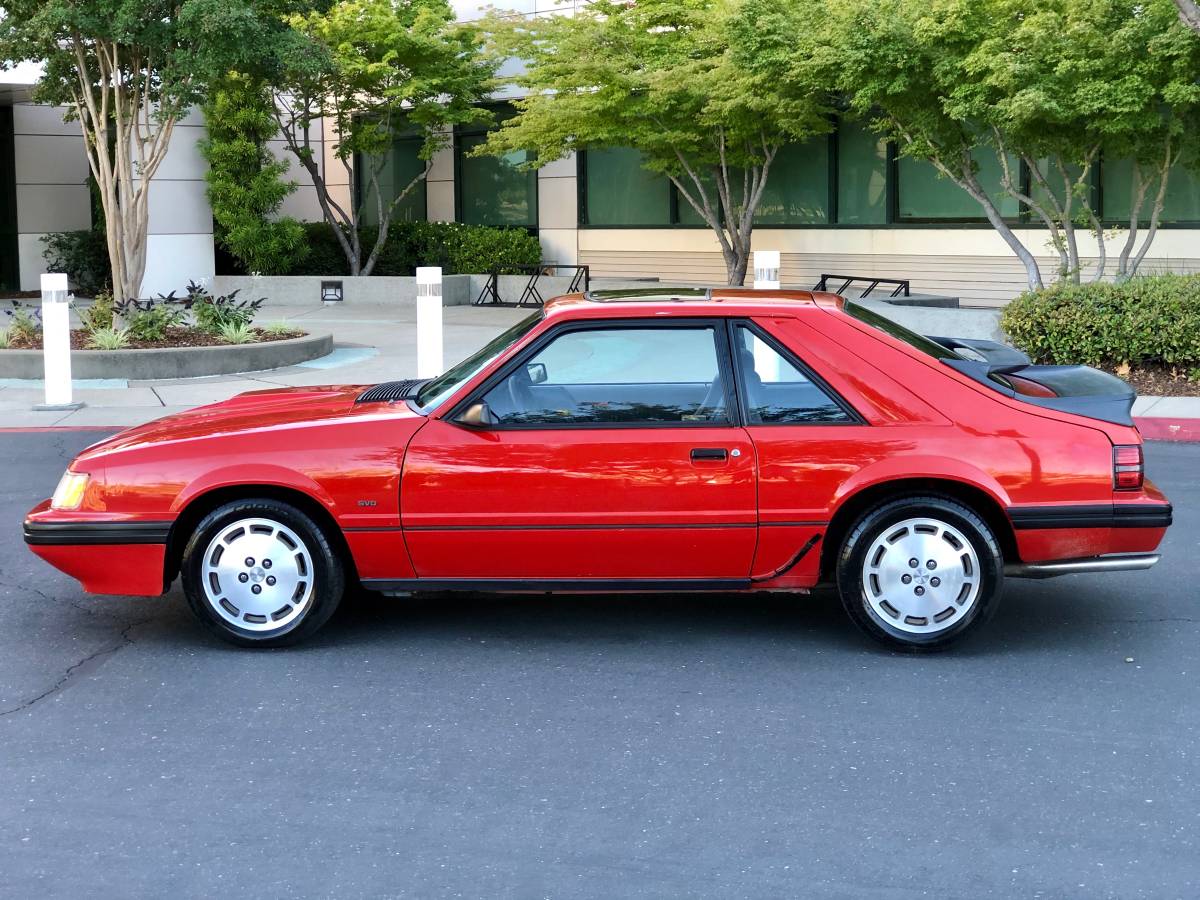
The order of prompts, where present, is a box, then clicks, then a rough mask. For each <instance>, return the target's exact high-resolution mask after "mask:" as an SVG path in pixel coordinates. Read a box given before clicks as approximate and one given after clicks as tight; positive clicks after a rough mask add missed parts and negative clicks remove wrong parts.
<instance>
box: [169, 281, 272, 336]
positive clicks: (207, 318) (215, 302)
mask: <svg viewBox="0 0 1200 900" xmlns="http://www.w3.org/2000/svg"><path fill="white" fill-rule="evenodd" d="M238 293H239V292H238V291H233V292H232V293H230V294H222V295H220V296H216V297H214V296H213V295H212V294H210V293H209V292H208V290H207V289H206V288H204V287H203V286H202V285H199V284H197V283H196V282H194V281H190V282H188V286H187V299H186V300H185V301H184V306H185V307H187V308H189V309H191V311H192V317H193V318H194V319H195V322H196V327H197V328H199V329H200V330H201V331H207V332H208V333H209V334H218V333H220V331H221V329H222V328H224V327H225V326H226V325H245V326H247V327H249V326H250V323H251V322H253V321H254V316H255V315H256V314H257V313H258V308H259V307H260V306H262V305H263V303H264V302H266V299H267V298H266V297H261V298H259V299H258V300H239V299H237V295H238Z"/></svg>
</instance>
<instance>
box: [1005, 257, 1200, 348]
mask: <svg viewBox="0 0 1200 900" xmlns="http://www.w3.org/2000/svg"><path fill="white" fill-rule="evenodd" d="M1000 324H1001V327H1003V328H1004V330H1005V332H1007V334H1008V336H1009V338H1010V339H1011V340H1012V342H1013V343H1014V344H1015V345H1016V346H1017V347H1020V348H1021V349H1022V350H1024V351H1025V352H1026V353H1028V354H1029V355H1030V357H1032V358H1033V359H1034V360H1035V361H1037V362H1048V363H1058V364H1070V363H1084V364H1086V365H1092V366H1103V365H1119V364H1121V363H1126V362H1127V363H1130V364H1131V365H1142V364H1146V363H1164V364H1166V365H1170V366H1186V367H1189V368H1190V367H1193V366H1197V365H1200V276H1197V275H1148V276H1143V277H1138V278H1131V279H1130V280H1128V281H1124V282H1121V283H1120V284H1109V283H1099V284H1057V285H1054V286H1053V287H1051V288H1047V289H1045V290H1041V291H1030V292H1027V293H1025V294H1022V295H1021V296H1020V297H1018V298H1017V299H1016V300H1014V301H1013V302H1012V303H1010V304H1009V305H1008V306H1007V307H1005V309H1004V313H1003V315H1002V316H1001V319H1000Z"/></svg>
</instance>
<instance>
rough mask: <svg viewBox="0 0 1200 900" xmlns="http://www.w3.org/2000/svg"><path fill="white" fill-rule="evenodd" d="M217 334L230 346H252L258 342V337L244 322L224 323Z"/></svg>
mask: <svg viewBox="0 0 1200 900" xmlns="http://www.w3.org/2000/svg"><path fill="white" fill-rule="evenodd" d="M217 333H218V334H219V335H221V339H222V340H224V341H227V342H228V343H230V344H253V343H254V342H255V341H257V340H258V335H257V334H255V333H254V332H253V331H251V330H250V326H249V325H247V324H246V323H245V322H226V323H225V324H224V325H222V326H221V327H220V328H219V329H217Z"/></svg>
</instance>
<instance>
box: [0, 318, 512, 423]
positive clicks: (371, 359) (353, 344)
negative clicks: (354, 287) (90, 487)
mask: <svg viewBox="0 0 1200 900" xmlns="http://www.w3.org/2000/svg"><path fill="white" fill-rule="evenodd" d="M532 312H533V310H531V309H508V308H505V307H473V306H448V307H446V308H445V310H444V312H443V316H444V318H443V321H444V328H445V364H446V366H447V367H449V366H451V365H453V364H454V363H456V362H458V361H459V360H461V359H464V358H465V357H467V356H469V355H470V354H471V353H473V352H475V351H476V350H478V349H479V348H480V347H481V346H483V345H484V344H485V343H487V342H488V341H489V340H491V339H492V338H493V337H494V336H495V335H496V334H498V333H499V332H501V331H503V330H504V329H506V328H508V327H509V326H510V325H512V324H513V323H515V322H517V321H519V320H520V319H523V318H524V317H525V316H528V315H530V314H531V313H532ZM280 319H285V320H286V321H287V322H289V323H292V324H295V325H297V326H298V327H301V328H303V329H305V330H306V331H308V332H310V333H320V332H328V333H332V334H333V337H334V351H333V353H331V354H330V355H328V356H325V357H323V358H321V359H314V360H311V361H309V362H306V363H301V364H299V365H296V366H289V367H287V368H284V369H271V370H268V371H263V372H247V373H244V374H240V375H214V376H211V377H207V378H175V379H166V380H156V381H123V380H103V381H99V380H97V381H76V382H75V399H76V400H81V401H83V402H84V403H86V404H87V405H86V406H85V407H84V408H83V409H80V410H76V411H73V412H54V411H37V410H34V409H33V408H32V407H33V406H34V405H35V404H38V403H41V402H42V400H43V393H42V384H41V383H40V382H37V381H17V380H8V381H4V380H2V379H0V428H46V427H58V428H86V427H103V426H109V427H112V426H119V427H125V426H129V425H138V424H140V423H142V422H148V421H150V420H151V419H157V418H159V417H160V416H166V415H170V414H171V413H176V412H182V411H184V410H187V409H191V408H192V407H195V406H202V405H203V404H206V403H216V402H218V401H221V400H226V399H228V398H230V397H232V396H234V395H236V394H240V393H243V392H244V391H260V390H265V389H269V388H272V387H288V386H293V385H311V384H375V383H377V382H380V381H391V380H395V379H400V378H412V377H413V376H414V375H415V374H416V368H417V345H416V309H415V307H414V306H413V305H412V304H405V305H394V306H393V305H388V306H384V305H350V304H347V305H345V306H331V307H324V306H314V307H312V308H297V307H295V306H287V307H264V308H263V309H262V311H261V312H260V314H259V316H258V319H257V321H259V322H262V323H269V322H274V321H279V320H280Z"/></svg>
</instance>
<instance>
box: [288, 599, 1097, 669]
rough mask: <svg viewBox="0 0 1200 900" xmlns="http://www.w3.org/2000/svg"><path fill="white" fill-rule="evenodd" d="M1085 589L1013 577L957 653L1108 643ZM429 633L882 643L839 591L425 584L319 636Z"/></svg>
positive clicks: (349, 615)
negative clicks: (549, 589) (501, 589)
mask: <svg viewBox="0 0 1200 900" xmlns="http://www.w3.org/2000/svg"><path fill="white" fill-rule="evenodd" d="M1106 606H1107V604H1104V603H1100V604H1097V602H1096V598H1095V596H1094V595H1093V594H1091V593H1089V592H1087V591H1084V592H1078V591H1074V592H1071V591H1061V590H1059V591H1054V590H1052V589H1048V588H1047V586H1046V585H1045V584H1033V585H1030V584H1029V583H1028V582H1026V583H1021V582H1017V583H1016V584H1015V585H1014V584H1010V585H1009V586H1008V588H1007V590H1006V596H1005V597H1004V598H1003V602H1002V604H1001V606H1000V607H999V609H998V610H997V613H996V615H995V616H994V618H993V619H992V621H991V622H989V623H987V624H986V625H985V626H984V627H983V629H982V631H981V632H980V633H979V634H977V635H975V636H973V637H972V638H971V639H970V640H969V641H965V642H963V643H962V644H961V645H958V646H956V647H954V649H953V651H952V652H953V653H954V654H955V655H969V656H982V657H986V656H991V655H995V654H998V653H1005V654H1009V653H1013V652H1014V651H1016V652H1022V651H1028V652H1037V651H1038V650H1041V649H1045V648H1046V647H1048V646H1057V647H1061V648H1063V649H1071V650H1087V649H1089V647H1094V646H1099V645H1100V644H1101V643H1107V641H1108V639H1109V638H1110V637H1111V635H1112V632H1113V627H1114V626H1113V620H1112V619H1109V618H1108V617H1107V616H1103V615H1102V613H1103V610H1104V608H1105V607H1106ZM414 635H419V636H420V637H421V639H422V641H423V642H427V641H428V640H429V639H431V638H432V639H441V638H446V639H461V638H463V637H471V638H474V639H491V640H499V641H511V642H518V643H519V642H526V643H528V644H530V645H536V644H553V643H575V644H581V643H591V644H594V645H596V646H598V647H601V646H605V645H614V644H631V643H639V642H641V643H655V642H679V641H699V640H719V639H721V638H727V637H730V636H736V637H737V639H738V640H739V641H740V642H743V643H744V642H747V641H749V642H754V641H761V642H763V643H764V644H765V643H770V644H778V643H779V642H781V641H784V642H788V643H791V644H799V645H805V646H807V647H812V648H824V649H837V650H841V651H851V652H854V651H858V652H866V653H883V654H885V655H889V656H891V655H894V656H900V657H905V656H909V655H910V654H905V653H896V652H894V651H889V650H887V649H886V648H882V647H879V646H878V645H876V644H875V643H874V642H873V641H871V640H869V639H868V638H866V637H865V636H863V635H861V634H860V633H859V632H858V630H857V629H856V628H855V627H854V625H853V623H851V621H850V620H849V618H848V617H847V615H846V613H845V611H844V610H843V609H842V605H841V602H840V600H839V599H838V597H837V595H836V593H834V592H833V591H817V592H814V593H813V594H810V595H803V594H760V595H752V596H748V595H744V594H695V595H686V596H683V595H674V594H638V595H624V594H554V595H550V594H499V595H479V594H462V593H454V594H426V595H415V596H411V597H384V596H382V595H380V594H372V593H369V592H364V593H361V594H356V595H353V596H350V597H348V598H347V600H346V602H345V603H344V604H343V606H342V608H341V609H340V610H339V611H338V614H337V615H336V616H335V617H334V619H333V620H332V621H331V622H330V623H329V625H328V626H327V627H326V628H325V629H324V631H322V632H321V633H320V634H318V635H317V636H316V637H315V638H314V640H313V641H312V643H313V645H314V646H322V647H329V646H335V645H347V646H351V645H361V644H383V643H394V642H400V643H403V642H404V641H405V640H406V639H410V638H412V637H413V636H414Z"/></svg>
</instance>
